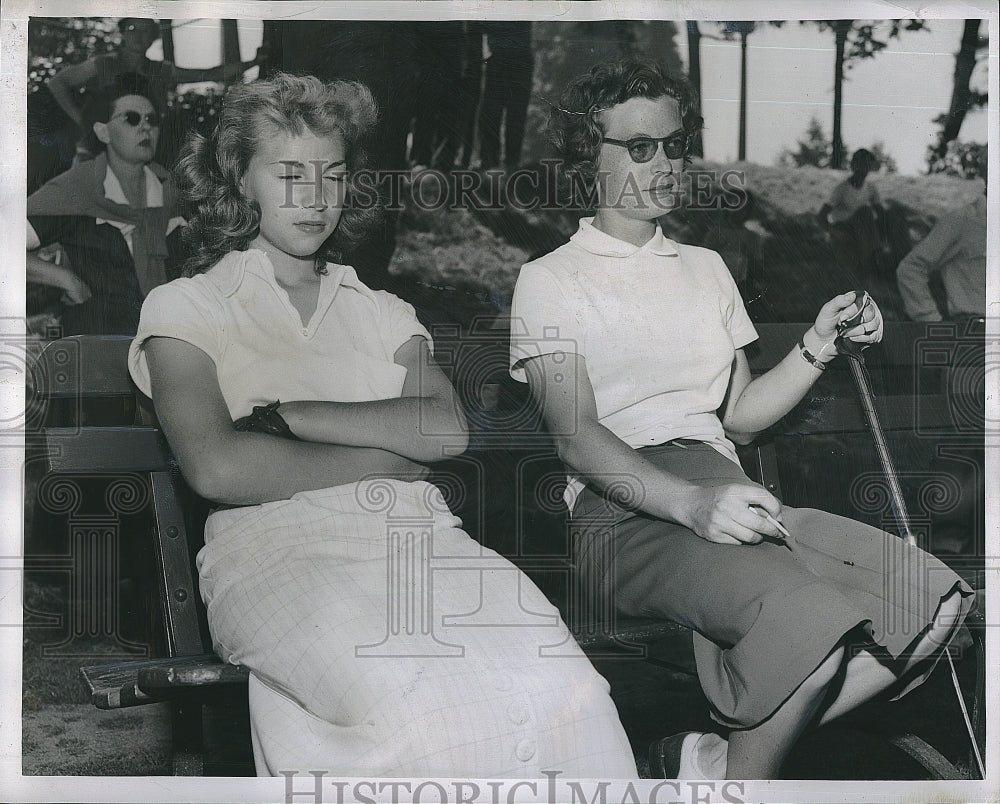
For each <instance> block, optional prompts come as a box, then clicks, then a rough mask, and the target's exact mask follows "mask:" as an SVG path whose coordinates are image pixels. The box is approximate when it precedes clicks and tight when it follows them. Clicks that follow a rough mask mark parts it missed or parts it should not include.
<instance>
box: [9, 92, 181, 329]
mask: <svg viewBox="0 0 1000 804" xmlns="http://www.w3.org/2000/svg"><path fill="white" fill-rule="evenodd" d="M160 113H161V112H160V110H159V109H158V108H157V106H156V104H155V102H154V99H153V94H152V93H151V92H150V91H149V87H148V83H147V82H146V81H145V79H144V78H143V77H142V76H139V75H136V74H126V75H122V76H119V77H118V78H116V79H115V81H114V82H113V84H112V85H111V86H110V87H109V88H107V89H106V90H104V91H100V92H95V93H93V94H92V95H91V96H90V98H89V100H88V103H87V107H86V110H85V113H84V114H85V119H86V120H87V122H88V131H89V132H90V133H91V135H92V138H91V139H92V145H93V147H94V148H95V153H98V156H97V158H95V159H94V160H91V161H87V162H83V163H80V164H78V165H76V166H75V167H73V168H71V169H70V170H68V171H66V172H65V173H63V174H61V175H59V176H56V177H55V178H54V179H52V180H51V181H49V182H48V183H46V184H45V185H44V186H43V187H41V188H40V189H39V190H38V191H36V192H35V193H33V194H32V195H30V196H29V197H28V204H27V217H28V220H27V249H28V251H27V265H26V268H27V271H26V274H27V281H28V282H29V283H38V284H41V285H48V286H52V287H55V288H58V289H60V290H62V291H63V293H62V298H61V301H62V303H63V304H64V305H65V307H64V309H63V312H62V326H63V333H64V334H66V335H79V334H123V335H128V334H133V333H134V332H135V331H136V327H137V326H138V323H139V310H140V309H141V307H142V300H143V299H144V298H145V296H146V294H147V293H148V292H149V291H150V290H152V289H153V288H154V287H156V286H157V285H160V284H163V283H164V282H166V281H167V280H168V279H172V278H174V277H175V276H176V272H175V271H174V270H172V264H173V263H174V262H175V261H174V260H172V259H171V254H170V252H171V249H170V248H168V245H167V235H168V234H170V233H171V232H172V231H173V230H174V229H176V228H177V226H178V225H180V224H182V223H183V220H182V219H181V218H180V217H178V213H177V211H176V203H175V192H174V187H173V182H172V181H171V179H170V176H169V174H168V172H167V171H166V170H165V169H164V168H163V167H161V166H160V165H158V164H156V163H155V162H153V154H154V153H155V151H156V145H157V141H158V138H159V128H160ZM52 243H59V244H60V245H61V246H62V252H63V254H64V255H65V257H66V258H67V259H68V263H69V264H68V265H66V264H54V263H51V262H47V261H46V260H44V259H42V258H41V257H40V256H39V255H38V254H37V253H36V252H37V250H38V249H39V248H40V247H42V246H47V245H50V244H52ZM178 246H179V244H178ZM177 256H179V254H178V255H177Z"/></svg>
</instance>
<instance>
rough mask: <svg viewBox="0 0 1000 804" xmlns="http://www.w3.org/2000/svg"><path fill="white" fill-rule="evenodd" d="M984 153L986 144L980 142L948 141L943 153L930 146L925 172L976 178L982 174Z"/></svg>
mask: <svg viewBox="0 0 1000 804" xmlns="http://www.w3.org/2000/svg"><path fill="white" fill-rule="evenodd" d="M985 155H986V144H985V143H982V142H962V141H961V140H952V141H951V142H949V143H948V145H947V148H946V149H945V152H944V154H941V153H940V151H939V150H938V149H937V148H936V147H934V146H931V147H929V148H928V149H927V172H928V173H944V174H945V175H946V176H958V177H960V178H964V179H976V178H979V177H980V176H984V173H983V170H982V167H983V161H981V160H983V159H984V158H985Z"/></svg>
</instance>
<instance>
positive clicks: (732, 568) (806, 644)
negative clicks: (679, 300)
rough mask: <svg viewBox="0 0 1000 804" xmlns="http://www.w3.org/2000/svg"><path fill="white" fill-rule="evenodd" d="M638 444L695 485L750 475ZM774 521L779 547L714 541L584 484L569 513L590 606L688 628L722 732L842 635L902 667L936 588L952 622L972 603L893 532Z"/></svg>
mask: <svg viewBox="0 0 1000 804" xmlns="http://www.w3.org/2000/svg"><path fill="white" fill-rule="evenodd" d="M641 453H642V455H643V457H644V458H646V459H648V460H650V461H651V462H652V463H654V464H655V465H657V466H659V467H660V468H662V469H664V470H666V471H668V472H670V473H671V474H674V475H676V476H679V477H681V478H684V479H685V480H688V481H690V482H692V483H695V484H697V485H700V486H706V487H707V486H717V485H723V484H727V483H748V484H749V483H751V481H750V480H749V479H748V478H747V477H746V475H745V474H744V473H743V470H742V469H741V468H740V467H739V465H737V464H735V463H734V462H733V461H731V460H729V459H728V458H726V457H725V456H723V455H721V454H720V453H718V452H716V450H714V449H713V448H712V447H711V446H709V445H708V444H704V443H699V442H691V441H686V442H684V446H683V447H682V446H678V445H676V444H673V443H668V444H664V445H660V446H656V447H646V448H643V449H642V450H641ZM782 522H783V524H784V525H785V527H786V528H787V530H788V531H789V532H790V533H791V538H790V539H788V541H787V544H780V543H777V542H770V541H764V542H760V543H759V544H754V545H741V546H735V545H722V544H714V543H712V542H709V541H706V540H705V539H702V538H700V537H699V536H696V535H695V534H694V532H693V531H691V530H688V529H687V528H685V527H683V526H682V525H678V524H676V523H673V522H665V521H663V520H660V519H656V518H654V517H650V516H647V515H643V514H636V513H634V512H631V511H626V510H623V509H621V508H619V507H617V506H615V505H614V504H613V503H610V502H608V501H606V500H605V499H603V498H602V497H601V496H600V495H599V494H598V493H596V492H594V491H593V490H592V489H590V488H587V489H585V490H584V491H583V492H582V493H581V495H580V497H579V499H578V500H577V503H576V506H575V508H574V511H573V517H572V523H573V532H574V546H575V551H576V561H575V564H576V568H577V572H578V579H577V580H578V582H579V583H580V584H582V585H583V588H584V590H585V593H586V594H588V595H589V596H590V597H591V599H592V600H594V601H596V603H597V604H598V605H605V606H612V607H613V608H614V609H615V610H617V611H619V612H621V613H622V614H625V615H628V616H641V617H657V618H667V619H670V620H673V621H675V622H678V623H681V624H683V625H686V626H688V627H690V628H692V629H693V630H694V632H695V634H694V647H695V658H696V662H697V667H698V678H699V680H700V682H701V686H702V689H703V690H704V692H705V695H706V697H707V698H708V699H709V702H710V703H711V705H712V710H713V711H712V714H713V717H714V718H715V719H716V720H717V721H719V722H720V723H723V724H725V725H727V726H731V727H734V728H749V727H752V726H755V725H757V724H758V723H760V722H761V721H763V720H765V719H766V718H767V717H768V716H770V715H771V714H772V713H773V712H774V711H775V710H776V709H777V708H778V707H779V706H780V705H781V704H782V703H783V702H784V701H785V700H786V699H787V698H788V697H789V696H790V695H791V694H792V692H794V691H795V689H796V688H797V687H798V686H799V685H800V684H801V683H802V682H803V681H804V680H805V679H806V678H807V677H808V676H809V675H810V674H811V673H812V672H813V670H815V669H816V668H817V667H818V666H819V665H820V663H821V662H822V661H823V660H824V659H825V658H826V657H827V656H828V655H829V653H830V652H831V651H832V650H833V649H834V648H835V647H836V646H837V645H838V644H841V643H842V642H843V641H844V639H845V637H846V636H848V635H849V634H851V632H854V633H855V635H856V638H857V641H858V642H859V643H860V644H866V645H869V646H871V647H872V652H873V653H874V654H875V655H876V656H879V657H880V658H881V659H882V660H884V661H885V662H886V663H887V664H889V665H890V666H897V667H899V668H901V667H902V665H903V664H904V663H905V660H906V651H907V649H908V648H909V647H910V646H911V645H912V644H913V643H914V641H915V640H916V639H918V637H920V636H921V634H923V633H924V632H925V631H926V630H927V628H928V626H929V625H930V624H931V623H933V621H934V617H935V613H936V612H937V609H938V607H939V605H940V603H941V601H942V600H943V599H944V598H945V597H947V596H948V595H949V594H950V593H952V592H953V591H954V590H956V589H958V590H959V591H960V593H961V595H962V599H963V605H962V617H963V618H964V616H965V615H966V614H967V613H968V611H969V609H970V608H971V606H972V602H973V597H972V589H971V588H970V587H969V586H968V585H967V584H965V583H964V582H963V581H962V580H961V579H960V578H959V577H958V576H957V575H956V574H955V573H954V572H953V571H952V570H951V569H950V568H949V567H947V566H946V565H945V564H944V563H942V562H941V561H939V560H938V559H937V558H935V557H934V556H932V555H930V554H929V553H926V552H924V551H923V550H920V549H919V548H916V547H911V546H909V545H907V544H906V543H905V542H904V541H903V540H902V539H900V538H898V537H897V536H894V535H892V534H889V533H886V532H884V531H881V530H879V529H877V528H873V527H870V526H868V525H865V524H862V523H860V522H855V521H853V520H851V519H846V518H844V517H841V516H836V515H834V514H829V513H826V512H825V511H817V510H815V509H808V508H799V509H797V508H791V507H788V506H784V507H783V508H782ZM932 669H933V664H932V663H931V664H929V665H928V667H927V668H926V671H925V672H923V673H922V674H921V675H919V677H917V678H916V679H914V680H913V681H912V682H910V683H908V684H907V686H906V688H905V689H904V690H902V691H901V692H900V693H899V694H900V695H902V694H905V693H906V692H908V691H909V690H911V689H913V688H914V687H915V686H917V685H918V684H920V683H922V682H923V680H924V679H925V678H926V677H927V675H929V673H930V671H931V670H932ZM897 697H898V696H897Z"/></svg>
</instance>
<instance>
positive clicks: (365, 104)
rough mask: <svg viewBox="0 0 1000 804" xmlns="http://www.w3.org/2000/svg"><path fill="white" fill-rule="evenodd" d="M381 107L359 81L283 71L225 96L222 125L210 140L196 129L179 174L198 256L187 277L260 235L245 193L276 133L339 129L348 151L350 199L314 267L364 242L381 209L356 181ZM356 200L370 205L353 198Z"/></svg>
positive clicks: (320, 268)
mask: <svg viewBox="0 0 1000 804" xmlns="http://www.w3.org/2000/svg"><path fill="white" fill-rule="evenodd" d="M377 119H378V107H377V106H376V104H375V100H374V98H373V97H372V94H371V92H370V91H369V90H368V88H367V87H365V86H364V85H363V84H360V83H358V82H356V81H331V82H330V83H324V82H323V81H321V80H320V79H318V78H316V77H314V76H295V75H289V74H288V73H277V74H275V75H274V76H272V77H270V78H267V79H263V80H260V81H254V82H252V83H249V84H237V85H234V86H233V87H231V88H230V89H229V91H228V92H227V93H226V97H225V100H224V102H223V106H222V112H221V113H220V115H219V122H218V125H217V126H216V129H215V131H214V132H213V134H212V135H211V137H207V138H206V137H203V136H201V135H200V134H192V135H191V136H190V137H189V138H188V141H187V143H186V144H185V146H184V149H183V150H182V152H181V156H180V159H179V160H178V163H177V167H176V168H175V174H176V178H177V185H178V188H179V191H180V195H181V198H182V203H183V204H184V213H185V216H186V217H187V220H188V226H187V227H185V229H184V240H185V242H186V243H187V244H188V246H189V247H191V249H192V251H193V253H192V255H191V256H190V257H189V258H188V260H187V261H186V262H185V264H184V275H185V276H193V275H194V274H198V273H201V272H203V271H206V270H208V269H209V268H211V267H212V266H213V265H215V263H217V262H218V261H219V260H220V259H222V257H224V256H225V255H226V254H228V253H229V252H230V251H246V250H247V249H248V248H249V247H250V243H251V242H252V241H253V239H254V238H255V237H257V235H258V233H259V232H260V219H261V212H260V206H259V205H258V204H257V202H256V201H253V200H251V199H249V198H247V197H246V196H245V195H244V194H243V193H242V192H241V191H240V182H241V181H242V180H243V177H244V176H245V175H246V172H247V169H248V167H249V165H250V160H251V159H252V158H253V156H254V154H256V153H257V151H258V150H259V148H260V146H261V143H262V142H263V141H264V140H265V139H266V138H267V137H270V136H274V134H275V132H283V133H286V134H290V135H300V134H302V133H303V132H305V131H306V130H308V131H310V132H312V133H313V134H315V135H316V136H320V137H322V136H329V135H331V134H333V133H335V132H336V133H339V134H340V136H341V137H343V140H344V145H345V148H346V159H347V172H348V181H347V186H348V195H347V198H348V202H347V203H346V204H345V205H344V210H343V213H342V214H341V217H340V223H339V224H338V225H337V228H336V230H335V231H334V233H333V234H332V235H331V236H330V238H329V239H328V240H327V241H326V243H324V245H323V248H322V249H321V250H320V252H319V253H318V254H317V265H316V270H317V272H318V273H323V272H324V271H325V268H324V265H325V263H326V261H328V260H329V261H332V262H339V261H340V260H341V259H343V256H344V254H345V253H346V252H349V251H351V250H352V249H354V248H355V247H356V246H357V245H358V244H359V243H361V242H362V241H364V240H365V239H366V238H367V237H368V236H369V235H370V234H371V232H372V231H373V229H375V227H376V226H377V225H378V224H379V222H380V221H381V219H382V212H383V209H382V206H381V204H380V203H379V202H378V199H377V198H375V197H374V196H373V193H372V188H371V187H370V186H366V187H364V188H362V187H360V186H359V185H357V184H356V180H357V176H358V172H359V171H360V170H362V169H363V168H364V167H365V166H366V165H367V155H366V154H365V151H364V148H363V147H362V143H363V142H364V140H365V139H366V137H368V136H369V135H370V134H371V132H372V130H373V129H374V127H375V123H376V121H377ZM352 198H367V199H371V200H372V203H366V204H358V203H351V199H352Z"/></svg>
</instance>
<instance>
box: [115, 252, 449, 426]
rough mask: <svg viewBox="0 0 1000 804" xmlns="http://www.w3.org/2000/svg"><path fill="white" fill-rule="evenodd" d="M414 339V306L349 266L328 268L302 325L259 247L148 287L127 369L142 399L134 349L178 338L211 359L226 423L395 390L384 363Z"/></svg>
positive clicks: (394, 369) (144, 387) (143, 374)
mask: <svg viewBox="0 0 1000 804" xmlns="http://www.w3.org/2000/svg"><path fill="white" fill-rule="evenodd" d="M414 335H419V336H420V337H423V338H426V339H427V341H428V343H430V341H431V338H430V335H429V334H428V332H427V330H426V329H425V328H424V327H423V325H422V324H421V323H420V322H419V321H418V320H417V317H416V314H415V313H414V310H413V307H412V306H411V305H409V304H407V303H406V302H404V301H403V300H402V299H399V298H398V297H396V296H394V295H392V294H391V293H387V292H385V291H376V290H371V289H370V288H369V287H367V286H366V285H365V284H363V283H362V282H361V280H360V279H358V276H357V274H356V273H355V272H354V269H353V268H350V267H348V266H346V265H334V264H328V265H327V273H326V275H324V276H322V277H321V280H320V290H319V302H318V304H317V306H316V311H315V312H314V313H313V315H312V318H311V319H310V320H309V322H308V323H307V324H306V325H303V323H302V319H301V316H300V315H299V312H298V311H297V310H296V309H295V307H294V306H293V305H292V303H291V301H290V300H289V298H288V294H287V293H286V292H285V291H284V289H282V288H281V287H280V286H279V285H278V284H277V282H275V279H274V269H273V267H272V266H271V261H270V260H269V259H268V258H267V256H266V255H265V254H264V252H262V251H258V250H256V249H250V250H249V251H234V252H231V253H229V254H228V255H226V256H225V257H224V258H223V259H222V260H220V261H219V262H218V263H216V264H215V265H214V266H213V267H212V268H211V269H209V270H208V271H207V272H205V273H203V274H198V275H197V276H194V277H191V278H189V279H187V278H185V279H176V280H174V281H173V282H168V283H167V284H165V285H161V286H160V287H158V288H155V289H154V290H153V291H152V292H151V293H150V294H149V295H148V296H147V297H146V300H145V302H144V303H143V305H142V315H141V317H140V320H139V328H138V332H137V334H136V337H135V340H134V341H133V342H132V346H131V348H130V350H129V370H130V371H131V373H132V377H133V379H134V380H135V382H136V385H138V387H139V389H140V390H141V391H142V392H143V393H145V394H147V395H148V394H149V392H150V387H149V369H148V367H147V365H146V356H145V353H144V351H143V348H142V347H143V344H144V343H145V342H146V340H147V339H148V338H151V337H154V336H165V337H169V338H178V339H180V340H183V341H186V342H188V343H190V344H192V345H194V346H197V347H198V348H199V349H201V350H202V351H203V352H205V354H207V355H208V356H209V357H210V358H212V360H213V361H214V362H215V366H216V369H217V371H218V377H219V386H220V387H221V389H222V393H223V396H224V397H225V399H226V404H227V405H228V407H229V412H230V414H231V415H232V416H233V418H234V419H236V418H239V417H240V416H245V415H247V414H249V413H250V412H251V411H252V409H253V406H254V405H265V404H267V403H269V402H274V401H275V400H276V399H277V400H281V401H282V402H285V401H288V402H291V401H293V400H304V401H313V400H327V401H333V402H364V401H369V400H375V399H393V398H395V397H398V396H399V395H400V393H402V389H403V381H404V380H405V379H406V369H405V368H403V367H402V366H399V365H397V364H396V363H395V362H393V357H394V355H395V352H396V350H397V349H398V348H399V347H400V346H402V345H403V344H404V343H405V342H406V341H408V340H409V339H410V338H411V337H413V336H414Z"/></svg>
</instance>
